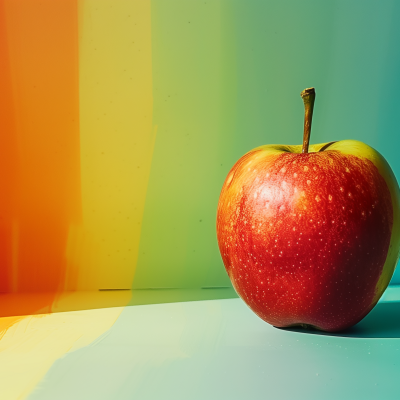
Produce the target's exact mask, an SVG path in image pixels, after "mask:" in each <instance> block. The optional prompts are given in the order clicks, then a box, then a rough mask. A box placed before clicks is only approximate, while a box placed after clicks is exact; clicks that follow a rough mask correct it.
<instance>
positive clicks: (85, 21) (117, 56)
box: [0, 0, 400, 307]
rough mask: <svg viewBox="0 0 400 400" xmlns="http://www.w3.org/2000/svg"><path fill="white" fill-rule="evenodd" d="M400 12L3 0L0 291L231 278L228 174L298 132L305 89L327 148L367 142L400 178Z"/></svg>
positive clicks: (171, 0) (276, 4) (391, 5)
mask: <svg viewBox="0 0 400 400" xmlns="http://www.w3.org/2000/svg"><path fill="white" fill-rule="evenodd" d="M399 15H400V4H399V3H398V2H396V1H394V0H393V1H389V0H385V1H381V2H379V4H377V3H376V2H374V1H364V2H362V4H361V3H360V2H358V1H341V0H340V1H339V0H337V1H331V2H320V1H317V0H315V1H314V0H313V1H311V0H309V1H302V2H301V3H300V2H297V1H294V0H293V1H262V0H246V1H242V0H241V1H239V0H229V1H228V0H212V1H210V0H209V1H204V0H203V1H200V0H194V1H190V2H188V1H186V0H168V1H164V0H152V1H150V0H140V1H139V0H137V1H136V0H117V1H116V0H57V1H54V0H44V1H40V2H39V1H36V0H34V1H33V0H0V62H1V64H0V80H1V86H2V88H3V89H2V90H1V92H0V124H1V126H2V134H1V137H0V153H1V154H0V166H1V171H2V172H1V173H0V184H1V188H2V195H1V196H0V217H1V219H0V239H1V240H0V278H1V279H0V290H1V291H2V292H3V293H10V292H14V293H19V292H29V291H31V292H60V291H61V292H62V291H71V290H80V291H82V290H99V289H107V288H108V289H110V288H114V289H124V288H125V289H126V288H131V287H133V288H138V289H144V288H160V287H164V288H166V287H168V288H171V287H174V288H177V287H179V288H201V287H214V286H218V287H220V286H230V283H229V280H228V278H227V276H226V274H225V271H224V268H223V265H222V262H221V260H220V256H219V252H218V247H217V242H216V235H215V214H216V206H217V201H218V196H219V191H220V188H221V186H222V183H223V180H224V178H225V176H226V175H227V173H228V171H229V169H230V168H231V166H232V165H233V163H234V162H235V161H236V160H237V159H238V158H239V157H240V156H241V155H243V154H244V153H245V152H247V151H248V150H250V149H252V148H254V147H256V146H259V145H261V144H267V143H277V142H278V143H288V144H299V143H300V142H301V138H302V121H303V105H302V101H301V99H300V95H299V93H300V91H301V90H302V89H304V88H305V87H309V86H315V87H316V90H317V100H316V106H315V117H314V123H313V132H312V138H311V141H312V142H313V143H319V142H324V141H332V140H341V139H357V140H362V141H364V142H366V143H368V144H370V145H371V146H373V147H375V148H376V149H377V150H378V151H380V152H381V153H382V154H383V155H384V156H385V157H386V158H387V159H388V161H389V163H390V164H391V166H392V168H393V170H394V172H395V174H396V175H397V176H398V177H399V175H400V160H399V159H398V157H397V150H396V149H397V147H398V145H399V144H400V137H399V135H398V134H397V133H398V132H399V129H400V113H399V111H400V110H399V108H400V102H399V101H398V91H399V90H400V76H399V74H398V71H399V68H400V50H399V47H398V42H399V39H400V27H399V25H398V24H397V23H396V22H397V20H398V16H399ZM392 283H400V271H399V270H398V271H397V272H396V273H395V276H394V278H393V280H392ZM51 299H52V297H51V296H50V297H49V298H48V299H47V300H46V302H51V301H52V300H51ZM35 307H36V306H35Z"/></svg>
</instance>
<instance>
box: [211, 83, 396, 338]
mask: <svg viewBox="0 0 400 400" xmlns="http://www.w3.org/2000/svg"><path fill="white" fill-rule="evenodd" d="M302 97H303V100H304V104H305V110H306V116H305V126H304V139H303V146H286V145H266V146H261V147H258V148H256V149H254V150H252V151H250V152H248V153H247V154H245V155H244V156H243V157H242V158H240V159H239V161H237V163H236V164H235V165H234V166H233V168H232V169H231V171H230V172H229V174H228V176H227V178H226V180H225V183H224V185H223V188H222V192H221V195H220V199H219V204H218V213H217V237H218V244H219V248H220V252H221V256H222V259H223V262H224V265H225V268H226V271H227V273H228V275H229V277H230V279H231V281H232V284H233V286H234V288H235V290H236V292H237V293H238V295H239V296H240V297H241V298H242V299H243V300H244V301H245V303H246V304H247V305H248V306H249V307H250V308H251V309H252V310H253V311H254V312H255V313H256V314H257V315H258V316H259V317H261V318H262V319H263V320H265V321H266V322H268V323H270V324H272V325H274V326H276V327H292V326H303V327H306V328H315V329H319V330H324V331H329V332H335V331H340V330H343V329H346V328H348V327H350V326H352V325H354V324H356V323H357V322H359V321H360V320H361V319H362V318H364V316H365V315H367V314H368V313H369V312H370V311H371V310H372V308H373V307H374V306H375V304H376V303H377V301H378V300H379V298H380V297H381V295H382V293H383V292H384V290H385V289H386V287H387V285H388V283H389V281H390V278H391V277H392V274H393V271H394V268H395V266H396V263H397V261H398V256H399V248H400V218H399V217H400V197H399V187H398V184H397V181H396V178H395V176H394V174H393V172H392V170H391V168H390V167H389V165H388V163H387V162H386V161H385V159H384V158H383V157H382V156H381V155H380V154H379V153H378V152H377V151H376V150H374V149H372V148H371V147H369V146H368V145H366V144H364V143H362V142H358V141H353V140H343V141H338V142H330V143H323V144H317V145H311V146H309V145H308V142H309V136H310V130H311V118H312V112H313V104H314V98H315V91H314V89H313V88H311V89H306V90H305V91H303V92H302Z"/></svg>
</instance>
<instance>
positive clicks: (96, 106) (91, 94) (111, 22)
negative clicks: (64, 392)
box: [65, 0, 155, 290]
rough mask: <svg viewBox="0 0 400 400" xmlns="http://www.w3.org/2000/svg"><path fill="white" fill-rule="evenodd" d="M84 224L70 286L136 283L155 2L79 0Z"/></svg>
mask: <svg viewBox="0 0 400 400" xmlns="http://www.w3.org/2000/svg"><path fill="white" fill-rule="evenodd" d="M79 7H80V8H79V29H80V32H79V36H80V38H79V40H80V50H79V79H80V83H79V93H80V99H79V100H80V134H81V168H82V206H83V226H76V227H72V228H71V230H70V234H69V240H68V248H67V258H68V273H69V274H70V275H71V276H74V274H75V272H74V271H79V272H78V283H77V286H76V287H73V286H74V285H73V282H74V279H70V282H71V283H68V273H67V283H66V288H65V289H66V290H74V289H76V290H97V289H110V288H130V287H131V285H132V280H133V276H134V271H135V266H136V260H137V254H138V247H139V239H140V231H141V222H142V215H143V209H144V203H145V196H146V189H147V182H148V177H149V172H150V165H151V158H152V153H153V144H154V140H155V129H153V127H152V107H153V99H152V68H151V23H150V22H151V18H150V12H151V10H150V0H134V1H132V0H119V1H118V2H116V1H114V0H106V1H98V0H80V3H79Z"/></svg>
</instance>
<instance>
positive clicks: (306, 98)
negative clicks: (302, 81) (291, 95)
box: [300, 88, 315, 153]
mask: <svg viewBox="0 0 400 400" xmlns="http://www.w3.org/2000/svg"><path fill="white" fill-rule="evenodd" d="M300 95H301V98H302V99H303V102H304V135H303V150H302V153H308V146H309V144H310V134H311V121H312V115H313V110H314V101H315V89H314V88H308V89H304V90H303V91H302V92H301V93H300Z"/></svg>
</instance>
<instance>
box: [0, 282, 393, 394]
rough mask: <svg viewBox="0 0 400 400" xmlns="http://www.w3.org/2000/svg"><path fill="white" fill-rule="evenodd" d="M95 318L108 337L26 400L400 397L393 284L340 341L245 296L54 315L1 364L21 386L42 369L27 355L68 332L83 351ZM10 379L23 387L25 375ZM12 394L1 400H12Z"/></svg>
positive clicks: (51, 368)
mask: <svg viewBox="0 0 400 400" xmlns="http://www.w3.org/2000/svg"><path fill="white" fill-rule="evenodd" d="M112 313H114V314H112ZM115 313H117V314H118V315H117V314H115ZM93 315H96V316H97V317H96V318H97V320H96V321H98V322H96V323H97V324H99V323H100V322H99V321H102V322H103V323H104V324H105V325H104V326H103V328H102V329H103V333H102V334H101V335H100V336H99V337H97V338H96V339H95V340H92V339H87V342H85V343H83V344H82V343H81V345H80V346H77V345H71V346H70V348H66V349H65V351H63V354H62V355H61V356H60V357H58V359H56V360H53V361H51V363H50V362H49V365H48V367H47V369H46V373H43V375H44V376H42V377H41V378H40V379H39V382H33V381H32V380H31V381H30V382H28V381H27V382H28V383H29V384H28V383H27V386H26V390H25V392H24V393H25V396H22V397H20V398H27V399H29V400H39V399H40V400H64V399H66V400H72V399H74V400H90V399H97V400H103V399H104V400H106V399H107V400H111V399H113V400H125V399H126V400H127V399H141V400H147V399H151V400H154V399H174V400H180V399H182V400H183V399H184V400H200V399H201V400H203V399H207V400H214V399H215V400H216V399H218V400H220V399H232V400H233V399H241V400H242V399H307V400H312V399H325V400H330V399H335V400H336V399H342V400H346V399H351V400H356V399H363V400H366V399H386V400H390V399H398V398H399V394H398V386H399V383H398V378H399V377H400V287H390V288H389V289H388V290H387V291H386V293H385V295H384V296H383V298H382V299H381V301H380V302H379V303H378V305H377V307H376V308H375V309H374V310H373V311H372V312H371V313H370V314H369V315H368V316H367V317H366V318H365V319H364V320H363V321H361V323H359V324H358V325H357V326H356V327H354V328H353V329H351V330H349V331H348V332H345V333H341V334H322V333H320V332H317V331H308V332H306V331H301V330H299V331H294V330H282V329H276V328H274V327H272V326H270V325H268V324H267V323H265V322H263V321H262V320H261V319H259V318H258V317H257V316H256V315H255V314H253V312H251V311H250V310H249V309H248V308H247V306H246V305H245V304H244V303H243V301H242V300H241V299H238V298H236V299H222V300H221V299H219V300H205V301H188V302H177V303H169V304H151V305H136V306H128V307H120V308H119V309H118V308H114V309H99V310H86V311H71V312H62V313H58V315H52V316H49V317H48V319H47V321H50V322H48V323H47V327H46V329H47V330H46V332H47V333H46V334H47V339H46V340H40V341H39V340H38V341H37V342H34V344H33V345H32V343H33V341H34V337H35V336H34V335H37V331H38V330H40V329H44V328H40V326H41V325H39V324H44V322H43V321H46V318H41V319H37V320H35V321H36V322H35V324H36V325H34V326H33V328H31V329H30V330H29V329H28V328H27V326H28V325H29V324H31V325H32V324H33V322H32V321H31V322H30V323H29V324H28V322H25V324H26V325H25V328H23V326H22V325H21V326H20V327H19V328H18V327H17V328H15V331H14V333H12V332H11V333H9V335H10V337H9V338H8V339H7V340H9V342H10V343H11V344H9V345H8V347H7V349H6V351H4V352H3V353H0V354H2V356H3V357H4V354H6V353H7V352H8V353H7V354H9V358H3V359H2V358H1V357H0V370H2V371H4V372H6V365H5V364H4V362H5V361H7V360H11V359H14V360H16V359H17V360H19V361H18V363H16V366H15V368H18V371H20V372H19V373H20V374H21V375H20V378H21V380H20V382H22V377H23V371H22V370H24V368H25V369H26V370H27V371H28V370H29V371H31V370H32V368H33V369H34V368H35V366H36V365H38V364H36V363H35V359H30V361H29V360H28V359H27V358H26V357H27V353H28V352H29V351H37V357H40V356H41V355H42V354H43V353H45V351H46V349H47V347H49V346H51V343H52V340H53V339H52V337H55V338H57V340H58V341H60V340H61V339H60V337H61V336H62V334H65V341H67V339H68V338H71V337H72V336H73V335H76V337H77V338H75V339H74V340H73V343H75V344H76V343H77V342H79V340H82V338H80V339H79V335H80V333H79V332H76V331H73V330H71V328H70V327H69V325H68V324H70V322H69V321H71V318H75V320H77V319H79V318H80V320H81V322H82V321H86V323H87V324H88V325H91V326H92V325H94V323H92V322H91V321H95V319H91V318H92V317H93ZM51 318H52V319H51ZM93 318H94V317H93ZM107 318H108V319H109V321H111V322H110V323H109V325H110V327H107V324H106V322H105V321H106V320H107ZM89 328H90V327H89ZM89 328H88V327H86V328H85V329H89ZM106 328H107V329H106ZM18 329H19V331H18ZM24 329H25V331H24ZM18 332H19V333H18ZM18 335H19V336H18ZM82 335H83V334H82ZM18 340H19V342H18V343H17V341H18ZM63 340H64V339H63ZM13 341H14V342H13ZM29 342H32V343H31V345H30V347H29V346H28V344H29ZM13 343H14V344H13ZM0 344H1V341H0ZM24 346H25V347H24ZM27 346H28V347H29V351H28V350H27V348H28V347H27ZM0 350H1V349H0ZM23 360H25V361H23ZM9 365H10V367H9V368H12V363H9ZM12 377H16V378H15V379H16V380H17V381H18V373H17V374H15V373H13V374H12ZM4 379H5V378H4ZM10 379H11V378H10ZM3 383H4V384H5V386H4V387H6V386H7V385H6V383H7V382H6V381H5V380H4V381H3ZM3 383H2V382H1V381H0V385H2V384H3ZM1 387H2V386H0V394H1V392H2V390H5V389H4V388H3V389H1ZM28 389H29V390H28ZM27 390H28V391H27ZM28 392H29V393H28ZM4 393H5V392H4ZM4 393H3V394H4ZM8 393H9V395H8V397H7V396H6V397H4V395H3V396H0V397H1V398H2V399H4V400H11V399H13V398H14V397H12V396H13V395H12V394H11V391H10V392H8ZM15 398H17V397H15Z"/></svg>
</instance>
